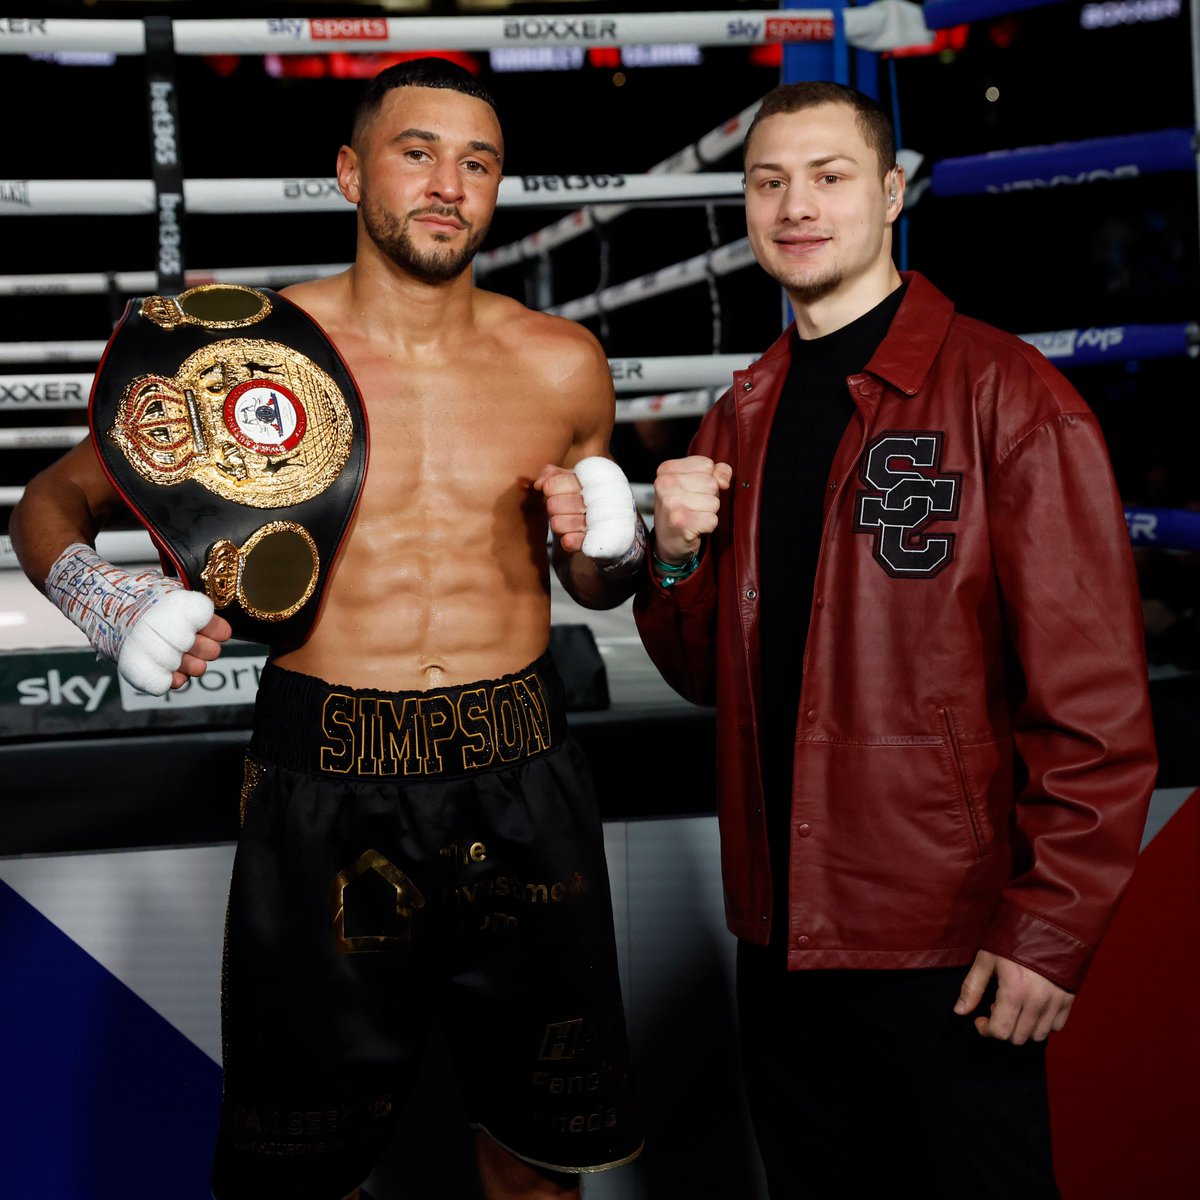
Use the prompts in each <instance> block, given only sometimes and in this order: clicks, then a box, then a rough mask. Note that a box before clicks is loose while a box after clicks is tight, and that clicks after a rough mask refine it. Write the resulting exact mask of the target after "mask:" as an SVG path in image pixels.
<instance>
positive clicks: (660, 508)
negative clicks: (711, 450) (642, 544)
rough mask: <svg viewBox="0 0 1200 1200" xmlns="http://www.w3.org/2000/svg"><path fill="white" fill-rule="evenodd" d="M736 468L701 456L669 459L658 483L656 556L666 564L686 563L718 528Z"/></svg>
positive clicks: (655, 502)
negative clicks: (703, 538)
mask: <svg viewBox="0 0 1200 1200" xmlns="http://www.w3.org/2000/svg"><path fill="white" fill-rule="evenodd" d="M732 478H733V468H732V467H731V466H730V465H729V464H728V463H719V462H713V460H712V459H711V458H705V457H704V456H703V455H700V454H691V455H689V456H688V457H687V458H671V459H668V460H667V461H666V462H665V463H663V464H662V465H661V466H660V467H659V468H658V476H657V477H656V479H655V480H654V547H655V548H654V552H655V554H656V555H658V557H659V558H661V559H662V560H663V562H666V563H683V562H686V561H687V560H688V559H689V558H690V557H691V556H692V555H693V554H694V553H695V552H696V551H697V550H698V549H699V548H700V539H701V538H702V537H703V536H704V535H705V534H709V533H712V532H713V530H714V529H716V527H717V514H718V513H719V512H720V510H721V493H722V492H723V491H725V490H726V489H727V488H728V487H729V481H730V480H731V479H732Z"/></svg>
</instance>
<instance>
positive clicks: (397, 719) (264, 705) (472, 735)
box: [250, 653, 567, 783]
mask: <svg viewBox="0 0 1200 1200" xmlns="http://www.w3.org/2000/svg"><path fill="white" fill-rule="evenodd" d="M564 700H565V693H564V689H563V685H562V681H561V679H560V678H559V675H558V671H557V669H556V667H555V665H554V660H553V658H552V657H551V655H550V654H549V653H546V654H543V655H542V657H541V658H539V659H537V660H536V661H535V662H532V663H530V664H529V666H527V667H525V668H524V669H522V670H520V671H514V672H513V673H512V674H511V675H504V676H501V678H499V679H485V680H479V681H478V682H476V683H466V684H463V685H461V686H460V687H451V688H431V689H430V690H429V691H415V692H382V691H375V690H373V689H368V688H352V687H345V686H342V685H341V684H336V683H327V682H326V681H325V680H323V679H317V678H316V677H314V676H312V675H302V674H300V673H298V672H296V671H289V670H287V669H285V668H283V667H279V666H276V665H275V664H274V663H271V662H268V663H267V665H266V666H265V667H264V668H263V672H262V677H261V679H260V681H259V686H258V699H257V702H256V704H255V709H254V733H253V736H252V738H251V740H250V753H251V754H253V755H255V756H257V757H261V758H263V759H265V760H266V761H268V762H272V763H276V764H278V765H280V766H284V767H293V768H296V769H298V770H304V771H318V772H320V773H321V774H324V775H340V776H343V777H346V776H351V777H357V778H364V779H367V778H371V779H385V780H386V779H394V780H396V781H397V782H400V781H408V782H411V783H416V782H419V781H420V780H423V779H444V778H450V777H453V776H463V775H472V774H474V773H476V772H478V771H482V770H488V769H492V770H494V769H496V768H501V767H510V766H513V765H515V764H516V763H519V762H522V761H524V760H526V759H530V758H536V757H537V756H538V755H540V754H544V753H545V752H546V751H547V750H550V749H552V748H553V747H555V746H558V745H561V744H562V743H563V742H564V741H565V740H566V737H567V719H566V706H565V702H564Z"/></svg>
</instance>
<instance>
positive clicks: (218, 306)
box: [88, 284, 367, 649]
mask: <svg viewBox="0 0 1200 1200" xmlns="http://www.w3.org/2000/svg"><path fill="white" fill-rule="evenodd" d="M88 424H89V425H90V427H91V433H92V441H93V443H94V444H95V447H96V451H97V453H98V454H99V456H100V461H101V463H102V464H103V466H104V469H105V471H106V472H107V473H108V476H109V478H110V479H111V481H112V483H113V485H114V486H115V487H116V488H117V490H118V491H119V492H120V493H121V494H122V496H123V497H124V498H125V501H126V502H127V503H128V505H129V507H130V508H131V509H132V510H133V512H134V513H136V514H137V516H138V518H139V519H140V520H141V521H142V523H143V524H144V525H145V526H146V528H147V529H148V530H149V532H150V536H151V538H152V539H153V540H154V543H155V546H156V547H157V548H158V550H159V553H160V555H161V556H162V558H163V567H164V569H165V570H168V571H170V570H171V566H172V565H173V567H174V573H177V574H178V575H179V577H180V578H181V579H182V580H184V581H185V582H186V583H187V585H188V586H189V587H191V588H193V589H194V590H196V591H203V592H205V593H207V595H208V596H209V597H211V599H212V601H213V604H214V605H215V606H216V610H217V612H218V613H219V614H220V615H221V616H223V617H224V618H225V619H226V620H227V621H228V622H229V624H230V625H231V626H232V628H233V634H234V636H235V637H237V638H242V639H244V640H246V641H253V642H265V643H267V644H268V645H271V646H275V647H278V648H280V649H290V648H293V647H295V646H298V645H300V644H301V643H302V642H303V641H304V639H305V638H306V637H307V636H308V634H309V632H310V630H311V629H312V625H313V622H314V621H315V620H316V617H317V613H318V611H319V609H320V604H321V594H322V591H323V589H324V586H325V583H326V581H327V580H328V578H329V572H330V570H331V568H332V567H333V564H334V560H335V559H336V557H337V554H338V550H339V549H340V547H341V543H342V539H343V538H344V537H345V534H346V530H347V528H348V526H349V524H350V519H351V517H352V516H353V514H354V509H355V505H356V504H357V503H358V497H359V494H360V492H361V491H362V484H363V478H364V476H365V474H366V466H367V422H366V414H365V412H364V409H363V404H362V398H361V396H360V395H359V392H358V388H357V386H356V384H355V382H354V379H353V377H352V376H351V374H350V372H349V370H348V369H347V367H346V365H345V363H344V362H343V361H342V359H341V356H340V355H339V354H338V352H337V350H336V348H335V347H334V345H333V343H332V342H330V340H329V339H328V337H326V335H325V333H324V332H323V331H322V330H321V328H320V327H319V326H318V325H317V324H316V322H314V321H313V320H312V318H311V317H309V316H308V315H307V314H306V313H305V312H304V311H303V310H302V309H300V308H297V307H296V305H294V304H292V303H291V302H290V301H289V300H286V299H284V298H283V297H282V296H280V295H278V294H276V293H275V292H272V291H269V290H267V289H265V288H249V287H240V286H235V285H227V284H205V285H203V286H201V287H194V288H190V289H189V290H188V291H186V292H183V293H181V294H180V295H178V296H147V297H144V298H141V299H135V300H131V301H130V302H129V304H128V305H127V306H126V309H125V313H124V315H123V316H122V318H121V320H120V323H119V324H118V325H117V328H116V330H115V331H114V332H113V335H112V337H111V338H110V339H109V342H108V346H107V347H106V349H105V352H104V357H103V359H102V360H101V363H100V366H99V369H98V370H97V372H96V377H95V381H94V383H93V384H92V394H91V400H90V403H89V407H88Z"/></svg>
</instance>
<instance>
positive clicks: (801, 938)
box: [796, 933, 808, 947]
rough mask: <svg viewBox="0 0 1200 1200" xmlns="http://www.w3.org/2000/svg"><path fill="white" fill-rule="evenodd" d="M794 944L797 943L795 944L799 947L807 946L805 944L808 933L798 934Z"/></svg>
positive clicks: (806, 943)
mask: <svg viewBox="0 0 1200 1200" xmlns="http://www.w3.org/2000/svg"><path fill="white" fill-rule="evenodd" d="M796 945H797V946H800V947H804V946H807V945H808V934H807V933H802V934H801V935H800V936H799V937H798V938H797V939H796Z"/></svg>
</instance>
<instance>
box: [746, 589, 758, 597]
mask: <svg viewBox="0 0 1200 1200" xmlns="http://www.w3.org/2000/svg"><path fill="white" fill-rule="evenodd" d="M746 599H747V600H757V599H758V592H756V591H755V590H754V588H747V589H746Z"/></svg>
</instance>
